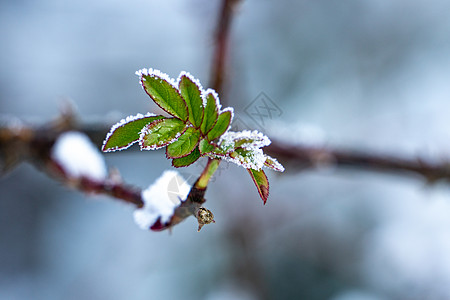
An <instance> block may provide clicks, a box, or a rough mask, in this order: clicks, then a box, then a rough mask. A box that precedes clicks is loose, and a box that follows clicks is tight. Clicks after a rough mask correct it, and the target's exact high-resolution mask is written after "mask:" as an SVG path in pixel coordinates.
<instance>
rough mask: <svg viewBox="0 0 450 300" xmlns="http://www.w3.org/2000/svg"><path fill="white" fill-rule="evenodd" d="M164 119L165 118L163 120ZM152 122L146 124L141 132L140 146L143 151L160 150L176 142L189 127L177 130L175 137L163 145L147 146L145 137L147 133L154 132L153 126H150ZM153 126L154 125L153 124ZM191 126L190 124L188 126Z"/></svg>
mask: <svg viewBox="0 0 450 300" xmlns="http://www.w3.org/2000/svg"><path fill="white" fill-rule="evenodd" d="M161 121H163V120H161ZM150 125H152V123H151V124H148V125H146V126H145V127H144V128H142V130H141V132H140V134H139V146H140V147H141V151H142V150H158V149H161V148H164V147H166V146H168V145H170V144H172V143H173V142H175V141H176V140H178V138H179V137H180V136H181V135H182V134H183V133H184V132H185V131H186V129H187V127H185V128H184V129H183V130H182V131H181V132H177V134H176V135H175V137H174V138H173V139H171V140H170V141H167V142H165V143H163V144H161V145H150V146H146V145H144V142H145V140H144V138H145V136H146V135H148V134H150V133H151V132H152V128H149V127H150ZM152 126H153V125H152ZM188 127H189V126H188Z"/></svg>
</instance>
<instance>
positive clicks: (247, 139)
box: [219, 130, 270, 152]
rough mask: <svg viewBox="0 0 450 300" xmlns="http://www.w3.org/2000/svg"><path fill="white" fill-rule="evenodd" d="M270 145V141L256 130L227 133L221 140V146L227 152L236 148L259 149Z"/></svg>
mask: <svg viewBox="0 0 450 300" xmlns="http://www.w3.org/2000/svg"><path fill="white" fill-rule="evenodd" d="M269 144H270V139H269V138H268V137H267V136H265V135H264V134H262V133H261V132H258V131H256V130H254V131H250V130H244V131H240V132H234V131H227V132H226V133H224V134H223V135H222V136H221V137H220V140H219V146H220V148H221V149H223V150H224V151H226V152H230V150H234V149H236V148H244V149H257V148H262V147H265V146H267V145H269Z"/></svg>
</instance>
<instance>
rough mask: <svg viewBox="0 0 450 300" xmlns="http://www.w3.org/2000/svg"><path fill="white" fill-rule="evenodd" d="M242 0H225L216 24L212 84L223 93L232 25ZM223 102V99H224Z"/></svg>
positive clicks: (220, 93)
mask: <svg viewBox="0 0 450 300" xmlns="http://www.w3.org/2000/svg"><path fill="white" fill-rule="evenodd" d="M239 2H240V0H223V1H222V7H221V10H220V15H219V18H218V21H217V25H216V33H215V41H214V42H215V49H214V53H213V61H212V64H211V79H210V82H209V84H210V86H211V87H212V88H213V89H214V90H216V92H217V93H219V95H222V94H223V93H222V92H223V90H222V87H223V82H224V79H225V77H226V62H227V50H228V44H229V36H230V34H229V33H230V27H231V21H232V19H233V18H232V17H233V15H234V10H235V7H236V5H237V4H238V3H239ZM222 102H223V101H222Z"/></svg>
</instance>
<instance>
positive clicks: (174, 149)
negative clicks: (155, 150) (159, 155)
mask: <svg viewBox="0 0 450 300" xmlns="http://www.w3.org/2000/svg"><path fill="white" fill-rule="evenodd" d="M199 140H200V132H199V131H198V130H197V129H195V128H194V127H188V128H187V129H186V131H185V132H184V133H183V134H182V135H180V137H178V139H177V140H176V141H175V142H173V143H172V144H170V145H169V146H167V149H166V156H167V157H168V158H180V157H185V156H186V155H189V154H190V153H191V152H192V151H193V150H194V148H195V147H197V145H198V142H199Z"/></svg>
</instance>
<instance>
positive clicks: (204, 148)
mask: <svg viewBox="0 0 450 300" xmlns="http://www.w3.org/2000/svg"><path fill="white" fill-rule="evenodd" d="M198 148H199V150H200V154H202V155H205V154H208V153H211V152H212V151H213V150H214V149H215V147H214V145H211V144H210V143H209V142H208V140H207V139H202V140H201V141H200V143H199V144H198Z"/></svg>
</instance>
